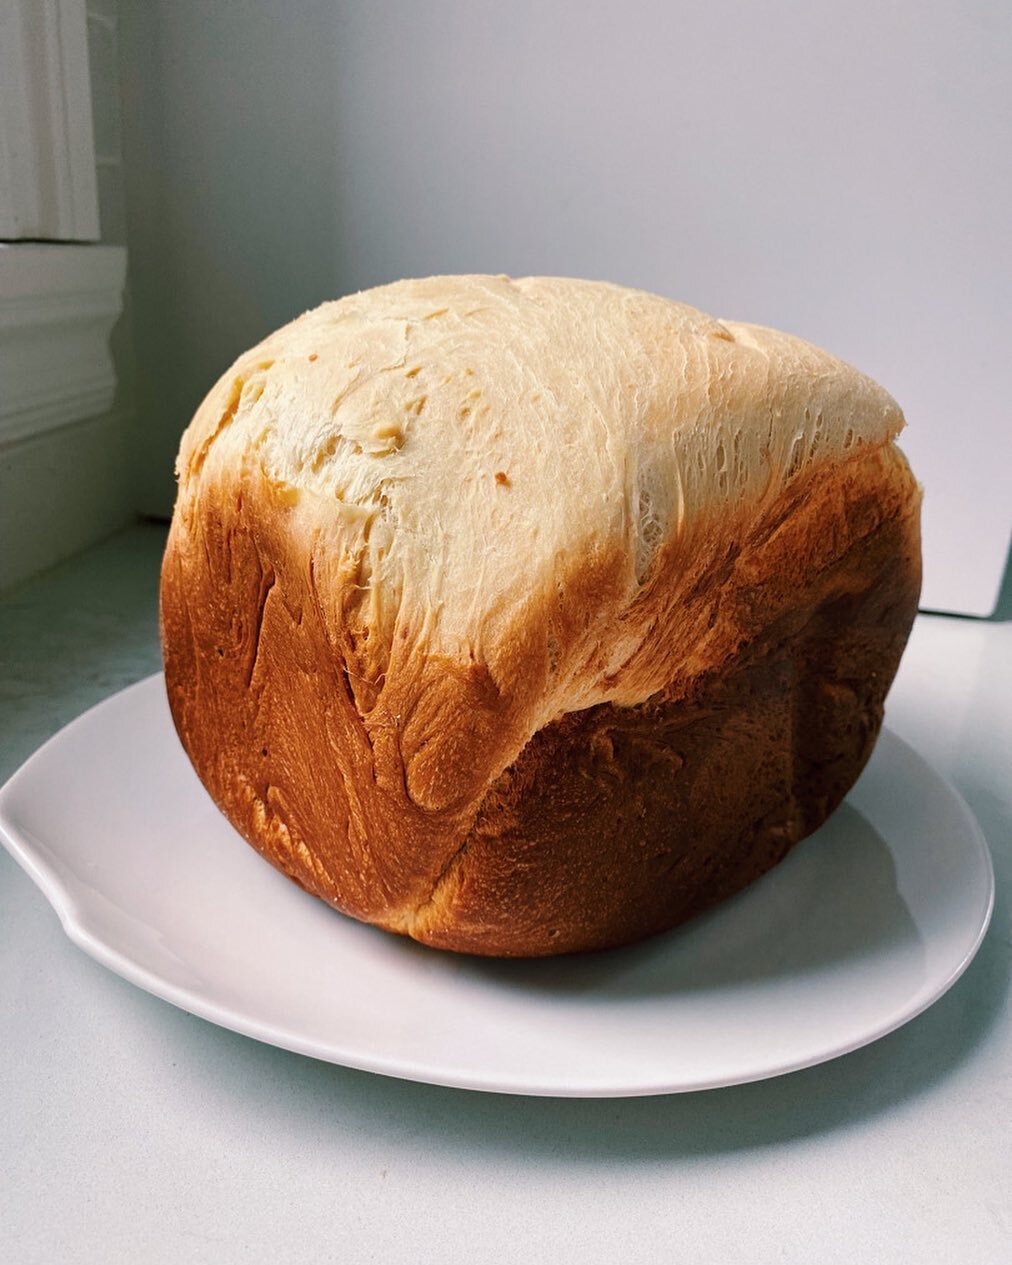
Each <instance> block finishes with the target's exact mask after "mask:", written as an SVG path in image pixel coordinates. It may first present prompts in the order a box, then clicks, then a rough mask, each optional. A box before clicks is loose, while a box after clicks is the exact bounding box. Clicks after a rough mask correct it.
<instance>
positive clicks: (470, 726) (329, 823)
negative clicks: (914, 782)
mask: <svg viewBox="0 0 1012 1265" xmlns="http://www.w3.org/2000/svg"><path fill="white" fill-rule="evenodd" d="M267 495H268V492H267V490H265V489H262V488H261V487H260V486H259V485H258V483H257V480H256V476H255V474H252V473H251V472H250V471H248V470H247V471H246V472H245V473H244V475H243V478H242V479H241V480H240V482H239V484H238V485H237V487H236V488H234V489H226V490H225V492H224V493H223V492H222V491H221V490H220V489H217V488H212V489H210V490H204V491H202V493H201V497H200V498H198V499H197V500H196V501H195V502H193V503H191V504H190V505H188V506H187V507H186V508H185V512H183V513H178V514H177V520H176V522H175V523H174V525H173V531H172V534H171V536H170V541H169V546H168V550H167V554H166V559H165V565H164V568H163V578H162V623H163V644H164V648H165V667H166V680H167V685H168V693H169V700H170V704H171V708H172V713H173V716H174V719H175V722H176V726H177V729H178V731H179V735H180V738H181V739H182V742H183V744H184V746H185V748H186V750H187V751H188V753H189V755H190V757H191V759H192V761H193V763H194V766H195V768H196V769H197V772H198V773H199V775H200V777H201V779H202V780H203V782H204V784H205V785H206V786H207V787H208V789H209V790H210V792H211V794H212V795H213V796H214V798H215V800H216V801H217V803H218V805H219V806H220V808H221V809H222V811H223V812H224V813H225V814H226V816H227V817H228V818H229V820H231V821H232V823H233V824H234V825H235V826H236V828H237V829H238V830H239V831H240V832H241V833H242V834H243V835H244V836H245V837H246V838H247V839H248V840H249V841H250V842H251V843H252V844H253V846H254V847H256V848H257V849H258V850H259V851H260V852H261V853H262V854H263V855H264V856H265V857H266V858H267V859H268V860H269V861H271V862H272V863H273V864H274V865H276V866H277V867H278V868H279V869H281V870H282V871H284V872H285V873H286V874H288V875H289V876H290V877H291V878H293V879H295V881H296V882H298V883H300V884H301V885H302V886H303V887H305V888H307V889H308V890H310V891H312V892H314V893H315V894H317V895H318V896H321V897H322V898H323V899H325V900H327V901H329V902H331V903H332V904H334V905H335V906H336V907H337V908H339V909H341V910H343V911H344V912H346V913H349V914H351V915H353V916H355V917H358V918H363V919H367V920H369V921H373V922H376V923H378V924H379V925H381V926H386V927H388V928H390V929H391V930H395V931H400V932H404V933H407V934H410V935H413V936H415V937H416V938H417V939H419V940H422V941H424V942H426V943H429V944H433V945H438V946H441V947H444V948H449V949H455V950H461V951H466V952H474V953H482V954H489V955H498V956H520V955H525V956H536V955H549V954H556V953H563V952H572V951H575V950H581V949H590V948H602V947H605V946H611V945H618V944H623V943H628V942H630V941H634V940H636V939H639V938H642V937H644V936H647V935H651V934H653V933H656V932H659V931H662V930H665V929H667V928H670V927H672V926H675V925H676V924H678V923H679V922H681V921H683V920H684V919H686V918H689V917H691V916H692V915H694V914H695V913H698V912H699V911H700V910H702V909H704V908H706V907H707V906H709V905H711V904H712V903H714V902H715V901H717V900H720V899H722V898H724V897H726V896H728V895H730V894H731V893H733V892H735V891H737V890H739V889H740V888H742V887H743V886H745V885H746V884H747V883H749V882H751V881H752V880H753V879H755V878H757V877H758V876H759V875H760V874H762V873H763V872H764V871H766V870H768V869H769V868H770V867H771V866H772V865H774V864H775V863H776V862H777V861H778V860H780V859H781V858H782V857H783V856H784V855H785V853H786V852H787V851H788V849H789V848H790V847H791V846H792V844H794V843H795V842H797V841H798V840H799V839H801V838H802V837H804V836H805V835H806V834H808V833H810V832H811V831H812V830H814V829H815V828H816V827H817V826H818V825H819V824H820V823H821V822H822V821H823V820H824V819H825V818H826V817H827V816H828V814H829V813H830V812H832V811H833V809H834V808H835V807H836V806H837V804H838V803H839V802H840V800H841V798H842V797H843V796H844V795H845V794H846V792H847V790H848V789H849V788H850V786H851V785H852V784H853V782H854V780H855V779H856V777H857V775H858V774H859V772H860V771H861V769H862V768H863V766H864V764H865V762H866V761H867V759H868V757H869V755H870V753H871V750H872V748H873V745H874V742H875V738H876V735H877V733H878V731H879V727H880V724H881V719H882V706H883V701H884V698H885V695H886V692H887V690H888V688H889V685H890V683H891V681H892V678H893V675H894V673H895V670H896V667H897V665H898V663H899V658H900V654H901V652H902V649H903V646H904V644H905V641H906V638H907V635H908V632H909V628H910V625H911V622H912V620H913V616H914V613H915V610H916V604H917V597H918V592H919V586H920V562H919V558H920V549H919V531H918V508H919V493H918V490H917V487H916V484H915V482H914V480H913V478H912V476H911V475H910V472H909V469H908V467H907V465H906V462H905V460H904V458H903V457H902V455H901V454H900V453H899V451H898V450H897V449H896V448H895V447H894V446H893V445H892V444H887V445H885V446H884V447H883V448H881V449H877V450H875V451H872V452H866V453H858V454H857V455H856V456H855V457H854V458H853V459H851V460H850V461H848V462H847V463H846V464H845V465H843V466H839V465H832V466H830V467H828V468H821V469H817V470H816V471H815V472H814V473H813V474H811V475H810V476H808V477H805V478H802V479H800V480H799V481H798V485H797V486H794V485H791V487H790V489H789V491H788V492H787V493H786V494H785V495H784V496H782V497H781V498H780V499H779V500H777V501H776V502H775V503H774V504H772V505H771V506H769V507H768V508H767V509H766V511H765V512H764V513H763V515H762V516H761V517H760V518H759V519H758V520H757V521H756V522H754V523H752V524H751V525H748V526H746V528H744V529H743V532H742V534H741V537H740V538H739V539H733V538H731V541H730V543H729V537H728V534H727V531H726V527H725V528H721V529H719V530H715V531H714V532H713V533H712V536H711V537H709V538H708V537H707V536H706V535H705V533H704V535H703V536H702V537H700V538H698V539H697V540H695V541H694V542H693V549H692V555H691V557H679V556H678V555H677V551H675V552H673V553H672V554H671V555H670V556H669V558H668V559H667V562H666V565H667V566H669V567H671V568H672V571H671V577H670V579H671V582H670V583H669V584H664V583H663V582H662V583H660V584H658V586H657V588H658V589H659V590H663V591H665V592H667V593H669V594H670V596H669V598H668V599H666V601H665V604H664V607H665V609H664V610H663V611H660V612H658V618H661V619H662V620H667V621H668V624H666V625H663V626H662V627H663V628H667V627H670V637H669V639H668V642H667V643H665V637H664V635H663V632H662V635H661V638H660V641H661V643H662V645H663V644H667V645H668V652H669V654H670V665H671V670H670V684H669V685H668V686H667V687H666V688H665V689H664V690H663V691H661V692H660V693H659V694H656V695H655V696H654V697H652V698H651V699H649V700H648V701H647V702H645V703H643V704H641V705H640V706H636V707H617V706H614V705H610V704H605V705H600V706H597V707H593V708H590V709H588V710H586V711H583V712H577V713H573V714H570V715H566V716H563V717H562V718H560V719H558V720H556V721H555V722H553V723H551V724H549V725H547V726H546V727H545V728H543V729H542V730H541V731H540V732H539V733H537V734H535V735H534V737H533V738H532V739H531V740H530V741H529V742H528V743H527V745H526V746H525V748H524V749H523V751H522V752H521V754H520V756H519V758H518V759H516V761H515V762H514V763H513V765H512V767H511V768H509V769H507V771H506V772H505V773H503V774H502V775H501V776H500V777H498V779H497V780H495V781H494V782H493V784H492V785H491V786H489V785H488V784H487V783H486V784H480V785H476V784H475V783H474V776H473V768H474V766H475V763H476V762H475V760H474V758H473V752H474V749H475V748H476V746H479V745H484V746H486V747H487V746H488V745H489V744H492V745H494V744H495V743H496V741H497V739H498V735H497V732H496V721H497V714H498V713H497V708H499V707H500V702H499V699H498V695H497V693H496V691H495V690H494V689H493V688H492V687H491V686H490V683H489V682H488V680H487V676H486V675H485V674H483V672H482V670H481V668H480V665H473V664H472V665H465V666H461V665H458V664H452V663H447V664H446V676H447V683H448V687H452V689H451V692H452V695H453V697H454V699H455V700H456V701H455V705H454V710H453V713H452V716H451V717H450V720H449V723H454V724H457V725H458V726H459V727H460V741H459V742H458V743H457V744H455V745H454V747H453V748H452V749H453V750H454V751H455V753H456V755H455V760H456V765H455V768H454V769H452V770H449V773H446V771H445V770H444V779H445V778H446V777H449V779H450V780H452V779H453V778H454V777H455V778H456V779H457V781H458V782H459V784H460V787H461V788H462V790H461V795H460V796H459V797H458V798H457V799H456V800H454V801H453V802H452V803H451V806H450V807H448V808H442V809H439V810H433V809H431V808H425V807H421V806H419V804H418V803H416V802H415V801H414V800H413V799H412V798H411V796H410V795H409V793H408V789H407V785H406V779H405V774H404V767H405V765H404V757H403V754H401V755H399V754H398V751H399V743H398V733H397V729H398V726H399V725H400V724H401V723H403V722H402V718H401V717H398V716H397V715H388V716H387V717H386V719H385V721H384V724H385V725H386V726H387V730H386V731H385V732H379V731H378V730H377V727H376V723H375V719H374V720H373V721H372V722H370V723H368V724H367V723H366V721H365V720H364V719H363V717H362V716H361V715H360V713H359V711H358V708H357V706H356V697H355V690H354V689H353V682H352V681H351V680H350V678H349V665H350V664H354V662H355V654H354V647H353V646H349V645H347V644H341V643H340V642H339V641H336V640H335V638H334V635H333V632H332V631H331V632H329V633H328V631H327V629H328V627H330V628H331V629H332V628H333V619H332V614H331V615H328V616H326V617H325V615H324V610H323V603H325V602H327V601H333V600H334V597H333V594H321V593H320V592H319V591H318V589H317V586H316V583H315V580H314V566H313V556H312V549H311V547H307V546H306V545H305V544H304V543H301V544H296V543H293V541H292V539H291V538H290V537H289V536H287V535H286V534H285V531H284V524H283V516H282V517H279V515H278V514H277V512H276V511H274V510H272V511H270V512H268V511H267V510H266V509H263V510H261V508H260V507H259V506H258V498H259V497H266V496H267ZM708 540H709V543H708ZM657 643H658V638H657V637H654V638H653V641H652V643H651V645H652V650H651V653H652V654H656V653H658V649H657ZM635 666H636V665H635V664H634V663H632V664H630V665H629V670H630V671H634V670H635ZM460 700H463V705H462V704H461V701H460ZM469 718H470V719H469ZM501 721H502V725H503V726H504V727H508V726H509V725H511V724H514V723H515V717H513V716H512V714H510V715H507V714H506V712H505V710H504V711H503V712H502V716H501ZM478 763H479V765H480V762H478Z"/></svg>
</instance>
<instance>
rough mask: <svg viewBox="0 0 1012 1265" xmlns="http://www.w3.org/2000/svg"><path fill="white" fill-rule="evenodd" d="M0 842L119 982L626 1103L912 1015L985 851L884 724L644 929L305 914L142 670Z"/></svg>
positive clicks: (762, 1069)
mask: <svg viewBox="0 0 1012 1265" xmlns="http://www.w3.org/2000/svg"><path fill="white" fill-rule="evenodd" d="M0 836H2V837H3V840H4V843H5V844H6V846H7V847H8V849H9V850H10V851H11V852H12V853H13V855H14V856H15V857H16V858H17V860H18V861H19V862H20V863H21V864H22V865H23V866H24V868H25V869H26V870H27V871H28V873H29V874H30V875H31V877H32V878H33V879H34V880H35V882H36V883H38V885H39V886H40V887H41V889H42V890H43V892H44V893H45V894H46V896H47V897H48V899H49V900H50V901H51V903H52V904H53V906H54V907H55V909H56V911H57V913H58V914H59V916H60V919H61V921H62V923H63V926H64V928H65V930H66V932H67V934H68V935H69V936H70V937H71V939H72V940H74V941H75V942H76V943H77V944H79V945H80V946H81V947H82V948H83V949H85V950H86V951H87V952H88V953H90V954H91V955H92V956H93V957H95V958H97V959H98V961H100V962H102V963H104V964H105V965H106V966H108V967H110V968H111V969H112V970H114V971H116V972H118V973H119V974H120V975H123V976H124V977H125V978H126V979H128V980H131V981H133V982H134V983H135V984H139V985H140V986H141V987H142V988H146V989H148V990H149V991H150V992H152V993H155V994H157V995H158V996H159V997H163V998H165V999H166V1000H167V1001H170V1002H173V1003H174V1004H175V1005H177V1006H181V1007H183V1008H184V1009H185V1010H189V1011H192V1012H193V1013H194V1014H196V1015H201V1016H203V1018H205V1019H209V1020H211V1021H212V1022H214V1023H217V1024H221V1025H223V1026H224V1027H227V1028H232V1029H235V1030H236V1031H237V1032H243V1033H246V1034H247V1035H248V1036H251V1037H255V1038H257V1039H258V1040H260V1041H267V1042H270V1043H272V1044H274V1045H278V1046H282V1047H284V1048H286V1049H290V1050H296V1051H299V1052H300V1053H302V1054H308V1055H312V1056H314V1057H315V1058H320V1059H327V1060H330V1061H331V1062H334V1063H341V1064H345V1065H347V1066H349V1067H358V1068H365V1069H367V1070H370V1071H374V1072H383V1073H386V1074H388V1075H391V1076H400V1077H405V1078H408V1079H413V1080H419V1081H428V1082H431V1083H434V1084H441V1085H456V1086H463V1087H467V1088H472V1089H485V1090H497V1091H501V1092H507V1093H521V1094H551V1095H566V1096H580V1097H591V1096H602V1097H604V1096H616V1097H617V1096H624V1095H632V1094H657V1093H671V1092H676V1091H681V1090H693V1089H705V1088H711V1087H716V1086H719V1085H731V1084H736V1083H740V1082H743V1081H750V1080H759V1079H762V1078H763V1077H767V1076H775V1075H778V1074H779V1073H782V1072H788V1071H792V1070H794V1069H797V1068H801V1067H806V1066H810V1065H811V1064H814V1063H819V1062H821V1061H823V1060H825V1059H830V1058H834V1057H835V1056H837V1055H840V1054H843V1053H846V1052H847V1051H849V1050H853V1049H856V1048H857V1047H858V1046H861V1045H864V1044H866V1043H868V1042H870V1041H874V1040H875V1039H876V1038H877V1037H880V1036H883V1035H884V1034H885V1033H887V1032H890V1031H891V1030H893V1029H894V1028H897V1027H899V1026H900V1025H901V1024H903V1023H905V1022H906V1021H907V1020H909V1019H911V1018H913V1017H914V1016H915V1015H917V1014H918V1013H920V1011H922V1010H924V1009H925V1007H927V1006H929V1005H930V1004H931V1003H932V1002H933V1001H935V1000H936V999H937V998H938V997H940V996H941V994H942V993H944V992H945V990H946V989H947V988H949V986H950V985H951V984H953V983H954V982H955V981H956V980H957V979H958V978H959V976H960V974H961V973H962V972H963V970H964V969H965V968H966V966H967V965H968V963H969V962H970V960H971V958H972V957H973V954H974V953H975V951H976V949H977V947H978V945H979V944H980V941H981V939H982V937H983V935H984V931H985V930H986V928H987V924H988V920H989V918H990V914H991V907H992V902H993V894H994V878H993V872H992V869H991V860H990V857H989V855H988V851H987V845H986V844H985V842H984V839H983V837H982V835H981V833H980V829H979V827H978V826H977V824H976V822H975V820H974V818H973V816H972V814H971V813H970V811H969V809H968V808H967V807H966V805H965V803H964V802H963V800H962V799H961V798H960V797H959V795H958V794H957V793H956V791H955V790H953V788H952V787H951V786H949V785H948V784H947V783H946V782H945V781H944V780H943V779H941V778H940V777H939V776H938V775H937V774H936V773H934V772H933V771H932V770H931V769H930V768H929V767H928V766H927V765H926V764H925V763H924V761H923V760H921V758H920V757H919V756H918V755H917V754H916V753H915V752H914V751H913V750H911V748H910V747H908V746H907V745H906V744H905V743H903V742H902V741H901V740H900V739H899V738H897V737H895V735H893V734H890V733H888V732H886V733H884V734H883V736H882V739H881V740H880V742H879V745H878V748H877V749H876V752H875V755H874V757H873V759H872V761H871V763H870V765H869V767H868V769H867V770H866V771H865V773H864V775H863V777H862V778H861V780H860V782H859V783H858V785H857V786H856V787H855V789H854V791H853V792H852V794H851V795H850V797H849V798H848V801H847V802H846V803H845V804H844V805H843V807H842V808H841V809H840V810H839V812H838V813H836V815H835V816H834V817H833V818H832V819H831V821H829V822H828V823H827V824H826V825H825V826H824V827H823V828H822V829H821V830H820V831H819V832H818V833H817V834H816V835H814V836H812V838H811V839H809V840H808V841H806V842H805V843H803V844H801V845H800V846H799V847H798V848H797V849H796V850H795V851H794V852H793V853H792V854H791V855H790V856H789V857H788V858H787V860H786V861H785V862H784V863H783V864H782V865H781V866H779V867H778V868H777V869H776V870H774V871H773V872H772V873H771V874H769V875H767V876H766V877H765V878H763V879H762V880H760V882H758V883H757V884H755V885H754V886H753V887H751V888H750V889H749V890H748V891H746V892H744V893H742V894H741V895H740V896H737V897H735V898H734V899H733V900H731V901H729V902H727V903H726V904H724V905H722V906H721V907H719V908H718V909H716V910H714V911H713V912H712V913H710V914H707V915H705V916H703V917H701V918H699V919H697V920H696V921H695V922H693V923H691V924H689V925H688V926H686V927H684V928H682V929H681V930H678V931H675V932H673V933H671V934H669V935H666V936H662V937H659V938H657V939H655V940H652V941H650V942H648V943H646V944H643V945H639V946H636V947H633V948H630V949H621V950H616V951H612V952H608V953H602V954H591V955H586V956H582V957H578V958H568V959H567V958H563V959H555V960H552V961H536V962H494V961H488V960H482V959H477V958H465V957H458V956H454V955H451V954H446V953H440V952H436V951H434V950H430V949H426V948H423V947H421V946H419V945H416V944H414V943H413V942H411V941H406V940H401V939H398V938H396V937H393V936H389V935H386V934H385V933H383V932H380V931H376V930H374V929H372V928H370V927H366V926H362V925H360V924H358V923H356V922H353V921H351V920H350V919H347V918H343V917H342V916H341V915H339V914H336V913H334V912H333V911H332V910H330V909H328V908H327V907H326V906H325V905H323V904H322V903H321V902H320V901H317V900H315V899H314V898H313V897H310V896H307V895H306V894H305V893H304V892H302V891H301V890H300V889H299V888H297V887H296V886H295V885H294V884H292V883H290V882H288V880H286V879H285V878H283V877H282V876H281V875H280V874H278V873H277V872H276V871H274V870H273V869H271V868H270V866H268V865H267V864H266V863H265V862H264V861H262V860H261V859H260V858H259V857H258V856H257V855H256V853H254V851H253V850H252V849H251V848H250V847H248V846H247V845H246V844H245V843H243V841H242V840H241V839H240V838H239V836H238V835H237V834H236V833H235V832H234V831H233V830H232V828H231V826H229V825H228V823H227V822H226V821H225V820H224V819H223V818H222V817H221V816H220V815H219V814H218V811H217V810H216V809H215V807H214V805H213V804H212V803H211V801H210V799H209V798H208V797H207V795H206V794H205V792H204V790H203V788H202V787H201V785H200V783H199V782H198V781H197V778H196V776H195V775H194V773H193V771H192V770H191V768H190V765H189V763H188V761H187V759H186V757H185V755H184V754H183V751H182V749H181V748H180V746H179V743H178V741H177V739H176V736H175V733H174V731H173V728H172V723H171V720H170V718H169V712H168V707H167V705H166V702H165V697H164V686H163V683H162V678H161V677H160V676H156V677H150V678H149V679H148V680H146V681H142V682H140V683H139V684H138V685H134V686H132V687H131V688H130V689H127V690H124V691H123V692H122V693H120V694H117V695H115V696H114V697H112V698H110V699H108V700H106V701H105V702H104V703H101V704H100V705H99V706H98V707H95V708H93V709H92V710H91V711H90V712H87V713H86V714H85V715H84V716H82V717H80V718H79V719H78V720H76V721H75V722H74V723H73V724H71V725H69V726H68V727H67V728H66V729H64V730H63V731H62V732H61V733H59V734H57V735H56V737H55V738H53V739H52V740H51V741H50V742H48V743H47V744H46V745H45V746H44V747H42V748H41V750H40V751H38V752H37V753H36V755H34V756H33V757H32V758H31V759H30V760H29V761H28V762H27V764H25V765H24V767H23V768H22V769H21V770H20V771H19V772H18V773H16V774H15V775H14V777H13V778H12V779H11V780H10V781H9V782H8V783H7V785H6V786H5V787H4V788H3V790H2V791H0Z"/></svg>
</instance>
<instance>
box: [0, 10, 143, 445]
mask: <svg viewBox="0 0 1012 1265" xmlns="http://www.w3.org/2000/svg"><path fill="white" fill-rule="evenodd" d="M87 23H88V18H87V11H86V7H85V0H0V243H2V244H0V444H4V445H6V444H9V443H13V442H17V441H19V440H25V439H31V438H33V437H35V436H36V435H40V434H44V433H45V432H47V431H51V430H54V429H55V428H57V427H61V426H66V425H69V424H70V423H73V422H79V421H85V420H87V419H89V418H92V417H95V416H97V415H99V414H101V413H104V412H106V411H107V410H108V409H109V408H110V407H111V405H112V402H113V397H114V394H115V390H116V373H115V368H114V365H113V360H112V356H111V354H110V351H109V335H110V333H111V331H112V327H113V325H114V324H115V323H116V320H117V318H118V317H119V315H120V313H121V311H122V307H123V286H124V281H125V275H126V251H125V249H124V248H123V247H121V246H102V245H98V244H90V243H91V242H93V241H94V239H96V238H98V236H99V217H98V191H97V180H96V171H95V142H94V131H93V123H92V114H91V87H90V74H89V66H88V25H87ZM25 239H29V240H25ZM39 239H43V240H39ZM47 239H48V240H47ZM71 243H73V244H71ZM84 243H89V244H84Z"/></svg>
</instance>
